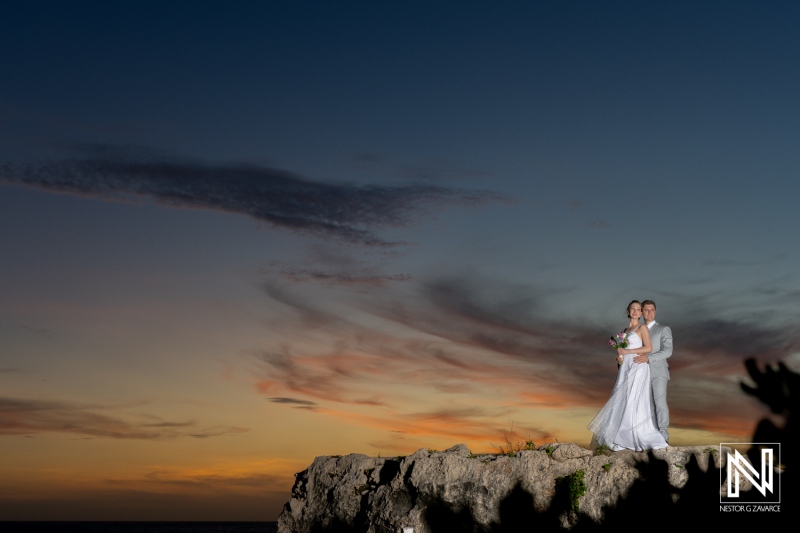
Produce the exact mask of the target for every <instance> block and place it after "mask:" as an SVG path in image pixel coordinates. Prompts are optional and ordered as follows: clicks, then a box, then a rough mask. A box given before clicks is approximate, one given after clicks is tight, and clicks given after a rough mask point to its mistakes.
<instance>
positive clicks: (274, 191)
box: [0, 146, 499, 246]
mask: <svg viewBox="0 0 800 533" xmlns="http://www.w3.org/2000/svg"><path fill="white" fill-rule="evenodd" d="M0 183H5V184H9V185H23V186H30V187H36V188H40V189H44V190H47V191H52V192H57V193H66V194H76V195H83V196H89V197H93V198H99V199H102V200H111V201H128V202H131V201H133V202H135V201H143V200H146V199H151V200H155V201H156V202H158V203H160V204H162V205H167V206H172V207H180V208H194V209H210V210H215V211H224V212H229V213H237V214H241V215H246V216H249V217H252V218H254V219H256V220H259V221H263V222H266V223H268V224H271V225H273V226H275V227H280V228H286V229H289V230H293V231H298V232H307V233H311V234H316V235H323V236H328V237H334V238H336V239H340V240H343V241H350V242H354V243H359V244H363V245H370V246H391V245H395V244H400V243H397V242H390V241H387V240H384V239H382V238H380V237H379V236H378V235H377V234H376V230H378V229H382V228H389V227H403V226H406V225H407V224H409V223H410V222H412V221H415V220H417V219H418V218H419V216H421V215H424V214H426V213H427V212H429V209H430V208H431V207H436V208H439V207H442V206H446V205H461V206H468V205H476V204H479V203H483V202H487V201H493V200H498V199H499V196H498V195H496V194H495V193H492V192H489V191H477V190H464V189H451V188H445V187H439V186H434V185H429V184H403V185H396V186H390V185H355V184H350V183H330V182H323V181H315V180H311V179H307V178H303V177H301V176H298V175H295V174H292V173H290V172H286V171H283V170H278V169H274V168H267V167H261V166H255V165H247V164H228V165H223V164H218V165H215V164H205V163H198V162H185V161H177V160H173V159H170V158H166V157H163V156H162V155H160V154H159V155H156V154H152V153H146V152H144V151H142V150H138V151H133V150H123V149H120V148H117V147H110V146H100V147H96V149H95V150H94V153H92V154H90V155H89V156H87V157H84V158H79V159H65V160H59V161H50V162H46V163H38V164H28V165H24V166H20V165H12V164H5V165H3V166H2V167H0Z"/></svg>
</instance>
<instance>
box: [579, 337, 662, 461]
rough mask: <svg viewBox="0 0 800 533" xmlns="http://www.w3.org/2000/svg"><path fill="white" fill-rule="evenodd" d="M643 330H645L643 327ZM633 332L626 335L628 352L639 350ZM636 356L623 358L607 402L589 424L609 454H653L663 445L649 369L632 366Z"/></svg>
mask: <svg viewBox="0 0 800 533" xmlns="http://www.w3.org/2000/svg"><path fill="white" fill-rule="evenodd" d="M643 327H647V326H643ZM641 346H642V339H641V337H639V335H637V334H636V332H633V331H632V332H630V333H629V334H628V349H632V348H640V347H641ZM634 357H636V354H628V355H625V356H624V358H623V360H622V364H621V365H620V367H619V373H618V374H617V382H616V384H614V390H613V391H612V392H611V398H609V400H608V402H606V404H605V405H604V406H603V408H602V409H600V412H599V413H597V416H595V417H594V420H592V421H591V423H590V424H589V429H590V430H591V431H592V433H594V434H595V438H596V439H597V444H600V445H605V446H608V447H609V448H610V449H611V450H614V451H618V450H623V449H628V450H636V451H643V450H656V449H659V448H666V447H667V441H665V440H664V437H663V436H662V435H661V433H659V431H658V429H657V428H656V426H655V424H654V418H653V408H652V406H651V405H652V393H651V390H650V365H648V364H644V363H641V364H639V363H634V362H633V358H634Z"/></svg>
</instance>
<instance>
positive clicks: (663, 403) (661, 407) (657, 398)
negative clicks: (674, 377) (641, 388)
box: [650, 376, 669, 441]
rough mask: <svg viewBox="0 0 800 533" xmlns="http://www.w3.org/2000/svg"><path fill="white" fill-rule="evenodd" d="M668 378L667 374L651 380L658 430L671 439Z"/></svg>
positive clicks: (665, 438) (665, 437)
mask: <svg viewBox="0 0 800 533" xmlns="http://www.w3.org/2000/svg"><path fill="white" fill-rule="evenodd" d="M668 381H669V379H667V377H666V376H658V377H654V378H652V379H651V380H650V386H651V388H652V389H653V411H654V414H655V423H656V426H657V427H658V432H659V433H661V435H662V436H663V437H664V440H666V441H669V431H667V429H668V428H669V407H667V382H668Z"/></svg>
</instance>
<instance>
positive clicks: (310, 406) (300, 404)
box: [267, 397, 318, 411]
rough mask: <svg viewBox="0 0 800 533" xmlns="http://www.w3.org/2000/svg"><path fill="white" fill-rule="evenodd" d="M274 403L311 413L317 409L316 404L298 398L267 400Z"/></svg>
mask: <svg viewBox="0 0 800 533" xmlns="http://www.w3.org/2000/svg"><path fill="white" fill-rule="evenodd" d="M267 400H269V401H270V402H272V403H280V404H283V405H288V406H291V407H294V408H295V409H307V410H309V411H313V410H314V409H315V408H316V407H317V405H318V404H317V403H316V402H310V401H308V400H298V399H296V398H280V397H274V398H267Z"/></svg>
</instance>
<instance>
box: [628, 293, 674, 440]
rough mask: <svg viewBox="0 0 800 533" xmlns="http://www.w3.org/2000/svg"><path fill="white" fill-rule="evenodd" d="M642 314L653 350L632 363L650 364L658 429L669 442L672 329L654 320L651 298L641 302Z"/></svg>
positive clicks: (654, 306) (653, 303) (636, 358)
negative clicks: (668, 388)
mask: <svg viewBox="0 0 800 533" xmlns="http://www.w3.org/2000/svg"><path fill="white" fill-rule="evenodd" d="M642 316H643V317H644V323H645V324H647V329H649V330H650V342H651V343H652V345H653V351H652V352H650V353H649V354H645V355H637V356H636V357H634V358H633V362H634V363H649V364H650V383H651V388H652V389H653V405H654V407H655V414H656V420H655V421H656V425H657V426H658V431H659V433H661V435H662V436H663V437H664V440H666V441H667V442H669V432H668V431H667V428H669V407H667V381H669V365H668V364H667V358H668V357H669V356H671V355H672V330H671V329H670V328H669V327H668V326H662V325H661V324H659V323H658V322H656V303H655V302H654V301H653V300H645V301H643V302H642Z"/></svg>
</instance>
